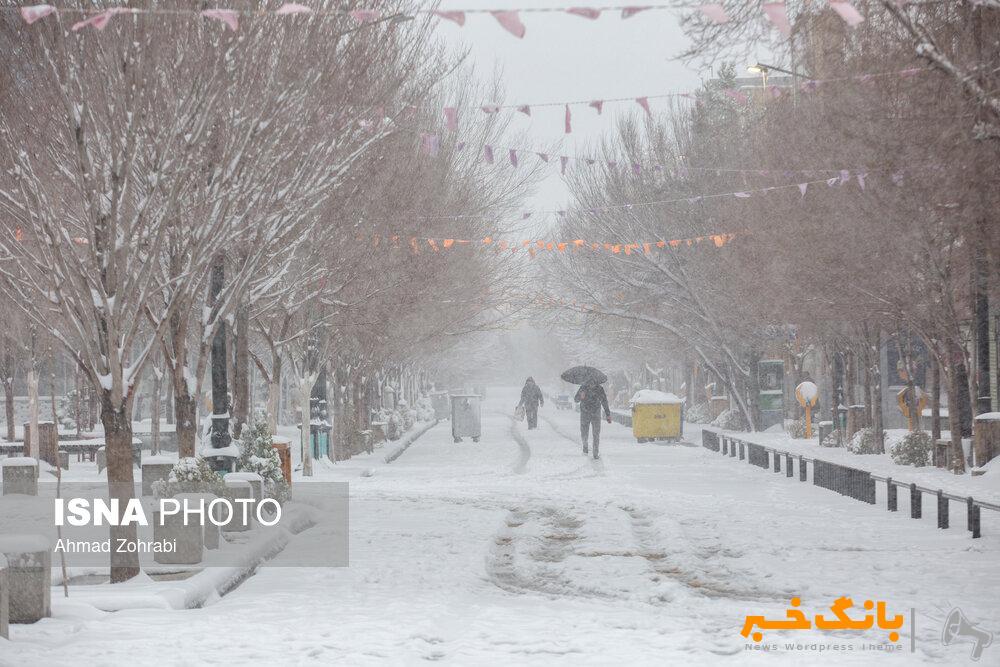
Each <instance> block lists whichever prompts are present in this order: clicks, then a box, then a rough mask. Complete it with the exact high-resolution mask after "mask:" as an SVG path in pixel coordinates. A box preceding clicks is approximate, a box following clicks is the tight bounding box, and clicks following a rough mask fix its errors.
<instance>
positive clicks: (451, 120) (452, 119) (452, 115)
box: [444, 107, 458, 131]
mask: <svg viewBox="0 0 1000 667" xmlns="http://www.w3.org/2000/svg"><path fill="white" fill-rule="evenodd" d="M444 122H445V124H446V125H447V126H448V129H449V130H452V131H454V130H457V129H458V109H457V108H456V107H445V108H444Z"/></svg>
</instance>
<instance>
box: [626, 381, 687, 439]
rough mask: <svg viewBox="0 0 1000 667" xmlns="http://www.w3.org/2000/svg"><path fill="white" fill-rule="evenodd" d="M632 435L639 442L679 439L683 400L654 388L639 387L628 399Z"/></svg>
mask: <svg viewBox="0 0 1000 667" xmlns="http://www.w3.org/2000/svg"><path fill="white" fill-rule="evenodd" d="M629 405H630V406H631V408H632V435H634V436H635V439H636V440H638V441H639V442H650V441H653V440H680V439H681V436H682V435H683V434H684V422H683V421H682V416H683V415H682V408H683V406H684V400H683V399H680V398H677V397H676V396H674V395H673V394H669V393H666V392H662V391H656V390H654V389H640V390H639V391H637V392H636V393H635V396H633V397H632V400H631V401H629Z"/></svg>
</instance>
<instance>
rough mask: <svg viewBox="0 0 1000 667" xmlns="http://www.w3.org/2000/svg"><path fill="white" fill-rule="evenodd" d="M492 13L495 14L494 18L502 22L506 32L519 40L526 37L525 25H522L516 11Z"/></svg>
mask: <svg viewBox="0 0 1000 667" xmlns="http://www.w3.org/2000/svg"><path fill="white" fill-rule="evenodd" d="M490 13H491V14H493V17H494V18H495V19H496V20H497V21H499V22H500V25H502V26H503V27H504V30H506V31H507V32H509V33H510V34H512V35H514V36H515V37H517V38H518V39H522V38H523V37H524V33H525V28H524V24H523V23H521V19H520V18H519V17H518V15H517V12H516V11H494V12H490Z"/></svg>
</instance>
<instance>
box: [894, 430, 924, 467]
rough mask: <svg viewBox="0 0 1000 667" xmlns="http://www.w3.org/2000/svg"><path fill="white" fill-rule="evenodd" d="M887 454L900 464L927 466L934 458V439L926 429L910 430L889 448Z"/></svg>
mask: <svg viewBox="0 0 1000 667" xmlns="http://www.w3.org/2000/svg"><path fill="white" fill-rule="evenodd" d="M889 455H890V456H892V460H893V462H894V463H897V464H899V465H901V466H916V467H918V468H919V467H920V466H929V465H930V464H931V461H932V460H933V458H934V440H933V438H931V436H930V434H929V433H927V431H912V432H910V433H907V434H906V435H905V436H903V438H902V439H901V440H899V442H896V443H894V444H893V445H892V446H891V447H890V448H889Z"/></svg>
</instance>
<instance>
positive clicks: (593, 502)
mask: <svg viewBox="0 0 1000 667" xmlns="http://www.w3.org/2000/svg"><path fill="white" fill-rule="evenodd" d="M516 400H517V399H516V393H515V391H514V390H501V389H496V390H490V391H489V392H488V400H487V401H486V405H485V410H484V437H483V439H482V441H481V442H480V443H478V444H473V443H472V442H470V441H469V440H468V439H466V440H465V441H464V442H463V443H460V444H455V443H453V441H452V439H451V437H450V431H449V423H448V422H441V423H439V424H438V425H437V426H436V427H434V428H433V429H431V430H430V431H429V432H428V433H427V434H426V435H424V436H423V437H422V438H421V439H419V440H418V441H417V442H416V443H415V444H414V445H413V446H412V447H410V448H409V449H408V450H407V451H406V452H405V453H404V454H403V455H402V456H401V457H400V458H399V459H398V460H397V461H396V462H394V463H392V464H385V463H383V462H382V459H381V456H384V452H382V451H381V450H379V451H377V452H376V454H375V455H373V456H359V457H355V458H354V459H352V460H351V461H349V462H346V463H341V464H338V465H336V466H334V465H333V464H329V463H325V464H324V467H323V468H322V469H321V471H320V472H319V473H318V475H317V477H316V478H314V479H315V480H317V481H330V480H338V481H349V482H350V485H351V517H350V521H351V527H350V533H351V542H350V566H349V567H347V568H331V569H305V568H291V569H290V568H281V567H266V568H263V569H262V570H261V571H259V573H258V574H257V575H256V576H254V577H252V578H251V579H250V580H248V581H247V582H246V583H244V584H243V585H242V586H241V587H239V588H238V589H236V590H235V591H234V592H232V593H231V594H229V595H227V596H226V597H224V598H223V599H221V600H218V601H217V602H215V603H214V604H211V605H209V606H207V607H205V608H203V609H198V610H188V611H153V610H142V611H128V610H126V611H120V612H117V613H115V614H111V615H103V616H100V617H97V618H79V617H73V613H72V609H71V608H68V607H61V606H60V605H59V601H58V600H57V596H56V594H55V593H54V594H53V601H54V605H55V606H54V616H55V618H53V619H47V620H43V621H41V622H39V623H37V624H35V625H33V626H22V627H18V628H17V630H16V631H15V636H14V639H15V640H16V641H14V642H13V643H12V644H10V649H11V650H10V651H7V654H6V655H4V656H2V659H0V662H3V664H5V665H8V664H9V665H15V664H43V663H44V664H49V665H55V664H67V665H68V664H125V663H130V664H153V663H155V664H190V663H191V662H192V661H195V660H197V661H201V662H204V663H206V664H235V663H247V662H254V663H260V664H265V663H269V664H302V663H310V662H316V663H326V664H329V663H330V662H333V661H337V662H340V663H343V664H352V665H353V664H367V663H372V664H374V663H385V662H389V663H394V664H413V663H417V662H421V661H423V660H442V661H447V662H452V663H455V664H495V663H497V662H498V661H500V662H505V663H507V664H534V663H539V664H540V663H551V662H552V661H554V660H556V659H560V658H561V659H563V660H564V661H565V662H566V664H609V663H616V664H668V663H671V662H674V663H676V662H681V661H691V660H697V661H698V662H700V663H706V662H707V663H714V662H718V663H723V662H734V661H737V660H738V661H739V662H740V663H744V662H748V661H749V662H759V663H760V664H765V663H768V664H770V663H773V662H775V661H779V662H780V661H782V660H783V661H785V662H786V663H791V662H796V663H801V661H802V660H803V658H804V657H805V658H806V659H808V660H809V661H810V662H813V661H827V660H828V661H830V662H837V663H838V664H839V663H840V662H842V661H844V660H845V659H847V660H853V661H856V662H857V664H873V663H872V661H873V660H874V659H879V660H882V659H889V660H892V659H893V658H892V657H890V656H887V655H885V654H882V653H880V654H879V655H878V656H873V655H872V654H871V653H870V652H867V653H866V652H864V651H863V650H862V646H863V645H866V644H872V643H875V644H883V643H885V641H886V638H885V632H884V631H881V630H871V631H866V632H846V631H843V632H837V633H833V634H824V633H821V632H817V631H808V632H795V633H791V632H777V633H771V634H770V636H768V637H766V638H765V640H764V643H769V642H775V643H779V644H783V643H784V642H785V641H790V642H799V643H825V644H831V643H833V644H838V645H841V646H844V645H851V646H853V647H854V648H853V649H840V650H837V651H836V652H834V651H832V650H831V651H828V652H823V653H817V652H815V651H813V652H809V653H802V652H799V651H777V652H776V651H769V652H767V653H766V654H765V653H762V652H760V651H749V650H745V648H744V647H745V645H746V644H747V642H745V641H744V640H743V638H742V637H741V636H740V635H739V631H740V628H741V627H742V624H743V620H744V618H745V616H746V615H748V614H764V615H766V616H768V617H772V616H779V617H780V616H781V615H782V614H783V611H784V610H785V609H786V608H787V607H788V601H789V599H790V598H791V597H793V596H800V597H801V598H802V601H803V606H804V607H808V608H811V609H815V610H818V611H820V610H826V609H828V608H829V605H830V604H831V602H832V601H833V599H835V598H837V597H839V596H842V595H846V596H849V597H852V598H853V599H854V600H855V601H856V604H857V605H859V606H860V604H861V601H862V600H864V599H869V598H870V599H878V600H883V601H885V602H886V603H887V605H888V607H889V609H890V610H891V611H892V612H893V613H905V614H906V615H907V616H908V613H909V612H908V610H909V609H910V608H911V607H914V608H916V610H917V632H916V649H917V650H916V653H915V654H911V653H910V652H909V646H910V638H909V635H908V631H907V630H905V629H904V631H903V632H902V633H901V634H902V637H901V639H900V640H899V642H898V644H899V645H901V646H902V647H903V648H904V652H903V653H901V654H899V655H898V656H897V659H898V660H901V661H904V662H912V661H914V660H918V661H924V662H930V663H939V664H955V663H956V662H957V661H960V660H961V659H962V658H964V657H965V656H967V646H951V647H944V646H942V645H941V643H940V633H941V622H942V620H943V617H944V615H945V614H947V612H948V610H949V609H951V607H952V606H959V607H961V608H962V610H963V611H964V612H965V613H966V614H967V615H968V616H969V617H970V618H975V619H977V620H978V621H979V622H980V623H981V624H982V625H983V626H984V627H996V626H997V624H998V623H1000V615H998V612H997V608H996V605H995V599H996V596H997V593H998V592H1000V591H998V589H997V586H996V583H995V571H996V570H995V553H996V548H997V546H998V536H997V535H996V534H992V535H984V538H983V539H981V540H978V541H976V543H973V542H972V541H971V540H970V539H969V538H968V536H967V534H965V532H964V531H962V530H949V531H935V529H934V528H933V526H932V524H928V523H927V522H925V521H911V520H909V519H908V518H906V517H905V516H903V515H902V514H897V515H890V514H888V513H887V512H885V511H884V509H883V508H881V507H872V506H869V505H865V504H863V503H858V502H855V501H853V500H849V499H846V498H841V497H839V496H837V495H836V494H833V493H831V492H829V491H826V490H824V489H820V488H816V487H814V486H812V484H799V483H798V482H797V481H792V480H786V479H785V478H784V476H783V475H780V476H779V475H774V474H773V473H769V472H766V471H762V470H760V469H757V468H754V467H752V466H748V465H738V464H736V463H735V462H732V461H729V460H725V459H722V458H721V457H719V455H718V454H714V453H711V452H709V451H707V450H705V449H703V448H702V447H700V446H694V445H692V444H686V443H682V444H674V445H665V444H663V445H656V444H643V445H638V444H636V443H635V441H634V439H633V438H632V437H631V432H630V431H629V430H628V429H626V428H624V427H622V426H620V425H618V424H612V425H608V424H603V426H604V429H603V435H604V437H603V438H602V454H603V456H602V460H601V461H600V462H596V463H595V462H593V461H592V460H590V459H585V458H584V457H583V455H582V453H581V451H580V450H581V448H580V445H579V443H578V441H577V439H578V425H577V420H578V415H577V414H575V413H573V412H569V411H557V410H556V409H555V408H554V407H552V406H550V405H548V404H546V406H545V407H543V408H542V409H541V410H540V418H539V428H538V429H537V430H536V431H527V430H526V426H525V424H524V423H523V422H520V423H516V422H514V420H513V419H512V418H511V417H509V416H508V415H510V414H511V412H512V409H511V408H512V406H513V405H514V404H515V403H516ZM687 428H689V429H690V428H691V427H690V425H687ZM696 428H697V427H695V429H696ZM698 435H699V433H698V432H697V430H694V431H691V430H689V431H688V432H687V433H686V438H685V439H686V440H687V441H688V443H692V442H700V438H699V437H697V436H698ZM365 475H369V476H365ZM296 483H297V484H298V483H300V482H298V481H297V482H296ZM302 483H308V482H302ZM328 529H329V527H328V526H327V527H324V525H322V524H321V525H319V526H316V527H314V528H312V529H310V530H308V531H306V532H304V533H302V534H301V535H299V536H298V537H297V538H296V539H295V541H293V542H292V544H291V545H290V546H289V547H288V549H287V550H286V551H285V552H284V553H283V554H282V555H281V556H279V557H278V561H276V563H280V561H281V560H282V559H294V552H295V550H296V549H297V548H311V547H313V546H315V543H316V542H317V541H322V540H324V539H328V538H329V535H328V534H327V533H326V532H325V531H326V530H328ZM956 564H957V565H956ZM970 579H973V580H978V581H981V582H983V584H984V585H982V586H976V587H973V586H970V585H968V583H967V582H968V581H969V580H970ZM845 586H849V589H845ZM250 618H253V619H258V620H256V621H254V622H253V623H252V624H248V623H247V619H250ZM906 627H908V625H907V626H906ZM151 628H156V630H155V632H154V631H151Z"/></svg>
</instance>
